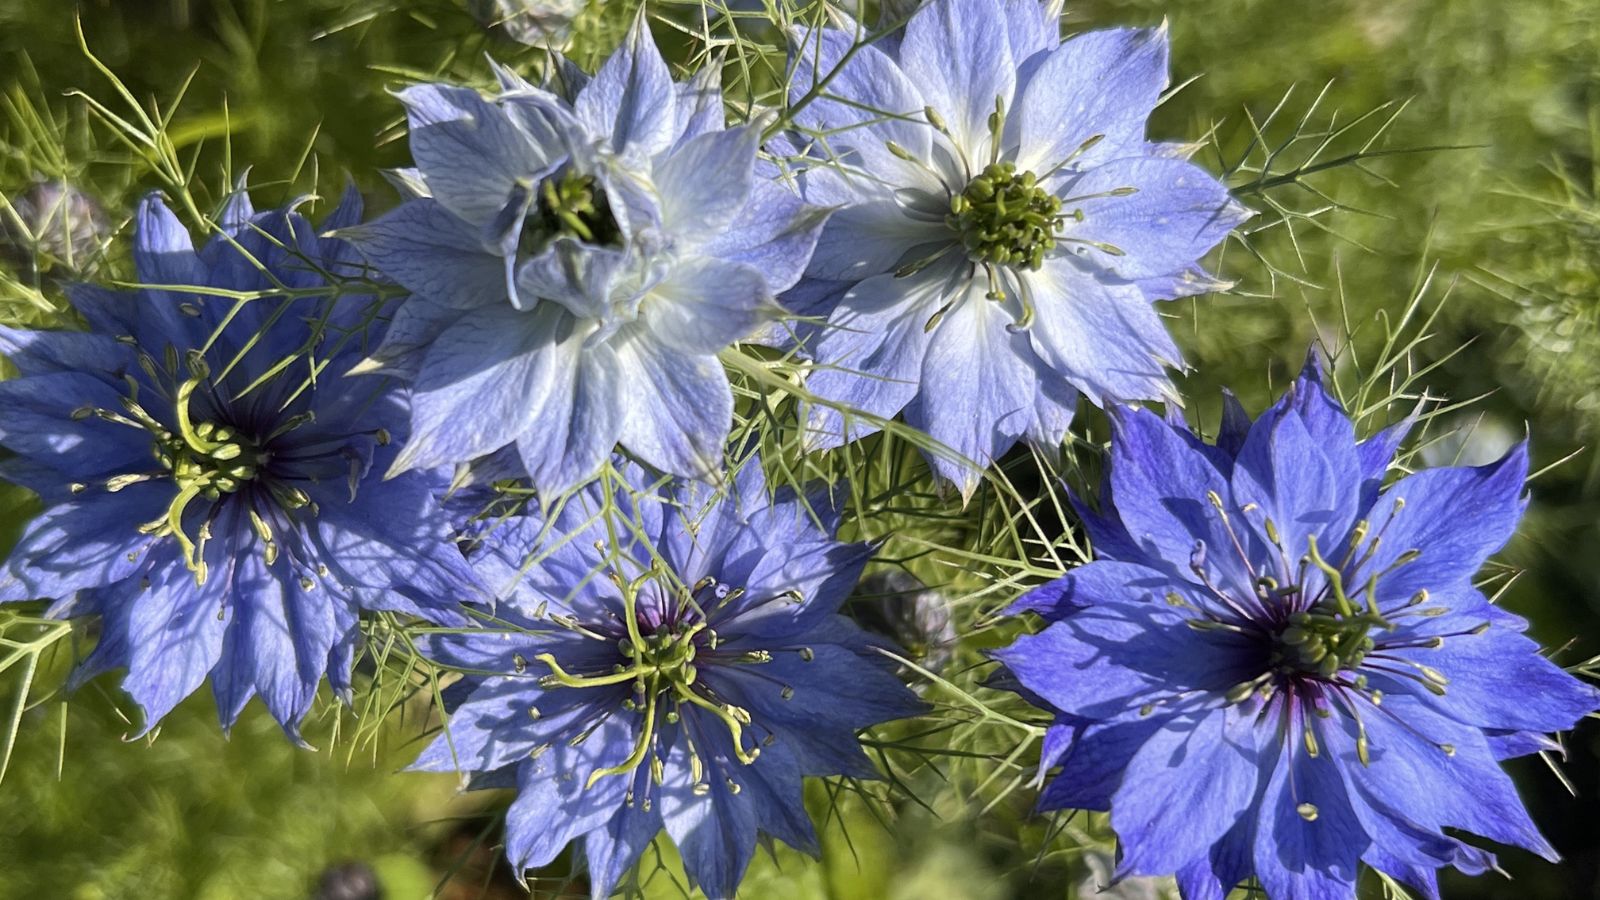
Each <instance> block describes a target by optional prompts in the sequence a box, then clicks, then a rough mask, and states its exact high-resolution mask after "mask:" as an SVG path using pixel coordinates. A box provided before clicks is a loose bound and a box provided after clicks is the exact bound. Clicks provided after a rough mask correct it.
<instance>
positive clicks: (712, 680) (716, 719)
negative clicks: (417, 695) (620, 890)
mask: <svg viewBox="0 0 1600 900" xmlns="http://www.w3.org/2000/svg"><path fill="white" fill-rule="evenodd" d="M728 490H729V493H727V494H715V495H714V494H713V493H712V492H711V490H710V489H709V488H706V487H704V486H703V485H700V484H699V483H695V482H680V483H678V484H675V485H674V484H669V485H666V486H663V487H660V488H655V487H653V486H652V482H651V480H650V479H649V478H648V477H647V476H646V475H645V474H644V473H643V472H642V471H641V470H640V469H639V468H638V467H636V466H627V467H625V468H624V469H623V470H622V478H620V479H613V480H610V481H606V482H605V483H604V484H603V485H602V484H594V485H591V486H590V487H588V488H586V489H584V490H581V491H579V492H577V493H575V494H574V495H572V499H571V500H570V501H569V502H567V503H566V504H565V505H564V506H563V508H562V509H561V511H560V513H559V514H558V515H556V517H555V518H554V519H553V520H549V521H546V520H544V519H542V518H540V517H538V516H532V515H529V516H523V517H517V518H512V519H510V520H508V521H506V522H504V523H502V524H501V525H500V526H499V527H498V528H495V529H492V530H490V531H488V532H487V534H485V535H484V536H483V538H482V540H483V545H482V548H481V549H480V550H478V551H477V552H476V554H475V555H474V561H475V562H476V563H477V564H478V565H479V571H480V572H481V573H482V574H483V575H484V577H485V578H486V579H487V580H488V581H489V583H490V585H491V587H493V588H495V589H497V592H498V594H499V596H500V597H501V598H502V599H501V600H500V602H499V603H498V605H497V606H496V607H495V608H494V614H495V615H496V616H497V617H498V620H499V621H500V622H503V623H505V625H506V627H504V628H485V629H482V630H479V631H472V632H468V633H464V634H462V633H453V634H450V635H448V636H435V637H433V638H431V639H430V640H428V641H427V643H426V645H425V652H427V653H429V654H430V655H431V656H432V657H433V658H434V659H436V660H438V661H439V662H441V663H444V664H446V665H448V666H453V667H457V668H460V669H462V670H463V671H465V672H467V673H468V674H467V675H466V677H465V678H463V679H462V681H460V682H459V683H458V684H456V685H454V686H452V687H451V688H450V689H449V690H448V692H447V694H446V698H445V699H446V704H447V706H448V707H449V708H450V716H449V719H448V724H447V728H446V733H445V734H441V735H440V736H439V738H438V739H437V740H435V741H434V743H433V744H432V745H431V746H430V747H429V748H428V749H427V750H426V751H424V753H423V754H422V757H421V758H420V759H419V760H418V761H417V763H416V768H419V769H425V770H431V771H459V772H461V773H463V774H465V775H470V776H471V781H470V783H471V785H472V786H474V787H505V786H514V787H515V788H516V789H517V797H516V800H515V801H514V802H513V803H512V805H511V808H510V810H509V812H508V813H507V817H506V854H507V856H508V857H509V858H510V860H511V863H512V865H513V867H514V868H515V869H516V870H517V871H518V872H525V871H527V870H529V869H535V868H538V867H540V866H543V865H546V864H547V863H549V862H551V861H552V860H554V859H555V857H556V855H557V854H559V853H560V852H561V850H562V848H563V847H565V846H566V845H567V844H568V843H569V842H571V841H577V840H581V841H582V844H583V856H584V858H585V859H586V860H587V865H588V869H589V883H590V889H591V893H592V895H593V896H594V897H596V898H602V897H606V896H609V895H610V893H611V890H612V888H613V887H614V886H615V885H616V884H617V881H618V879H619V878H621V877H622V875H623V874H624V873H625V872H627V870H628V869H629V868H630V867H631V866H632V865H633V864H634V862H635V861H636V860H637V859H638V858H639V854H640V853H641V852H642V851H643V850H644V848H645V846H646V845H647V844H648V843H649V842H650V841H651V839H652V838H654V837H655V835H656V834H657V833H658V832H660V831H661V830H662V829H663V828H664V829H665V830H666V832H667V834H668V835H669V836H670V837H671V838H672V840H673V842H674V843H676V844H677V847H678V849H679V851H680V852H681V853H682V855H683V860H684V865H685V868H686V869H687V871H688V874H689V877H690V878H691V879H692V880H693V882H694V884H695V885H697V886H698V887H699V888H700V889H701V890H703V891H704V892H705V893H706V895H707V896H708V897H711V898H714V900H721V898H728V897H731V896H732V895H733V893H734V890H735V889H736V887H737V886H738V883H739V880H740V878H741V877H742V876H743V873H744V870H745V867H746V866H747V865H748V864H749V862H750V858H751V854H752V853H753V852H754V850H755V845H756V840H757V837H758V835H765V836H767V837H771V838H777V839H779V840H781V841H783V842H784V843H787V844H789V845H790V846H792V847H796V848H798V849H800V850H803V851H806V852H809V853H812V854H815V853H816V852H817V837H816V834H815V832H814V831H813V829H812V825H811V822H810V820H809V819H808V818H807V816H806V812H805V808H804V805H803V804H802V802H801V781H802V778H803V776H807V775H840V774H845V775H851V776H855V777H861V778H872V777H875V772H874V769H873V766H872V764H871V763H870V762H869V761H868V759H867V757H866V755H865V754H864V753H863V752H862V750H861V747H860V744H859V742H858V740H857V736H856V732H857V731H858V730H860V729H862V728H865V727H867V726H870V725H874V724H876V723H879V722H884V721H887V720H890V719H896V718H900V717H902V716H907V715H912V714H914V713H916V712H918V711H919V710H920V709H921V704H920V703H918V701H917V700H916V699H915V697H913V696H912V694H911V693H910V692H909V691H908V690H907V689H906V687H905V686H904V685H902V684H901V683H900V682H899V681H898V680H897V679H896V678H895V677H894V676H893V675H892V674H891V672H892V666H890V665H886V660H885V659H884V658H883V657H882V656H880V655H879V654H878V653H877V652H876V651H875V650H874V649H873V646H874V643H875V641H874V639H873V638H871V637H869V636H868V635H867V634H866V633H864V632H863V631H861V629H860V628H858V627H856V626H855V625H854V624H853V623H851V622H850V621H849V620H848V619H845V618H844V617H843V616H840V615H839V614H838V609H839V606H840V604H841V603H842V602H843V601H844V600H845V598H846V597H847V596H848V595H849V594H850V591H851V588H852V587H854V586H855V583H856V579H857V578H858V576H859V575H860V574H861V569H862V567H863V566H864V565H865V564H866V562H867V559H868V557H869V556H870V555H871V548H870V547H868V546H866V545H862V544H845V543H840V542H838V541H836V540H834V539H833V537H832V535H833V531H834V529H835V528H836V527H837V524H838V523H837V517H836V516H835V515H834V514H833V513H832V512H830V511H829V510H828V509H827V508H826V507H825V504H824V502H823V499H822V497H823V495H813V496H812V498H811V500H810V502H809V503H807V502H806V501H804V500H801V499H799V498H797V497H796V496H795V495H794V494H793V493H792V492H791V491H788V490H780V491H778V493H777V495H776V498H775V499H774V500H771V501H769V500H768V495H767V493H766V487H765V485H764V484H763V483H762V479H761V474H760V470H759V462H758V461H756V460H750V461H749V462H747V463H746V464H745V466H744V467H743V468H742V470H741V471H740V473H739V475H738V476H737V478H736V480H734V481H733V482H732V483H731V484H730V486H729V488H728ZM819 517H820V523H819ZM819 524H820V527H819ZM491 673H492V674H491Z"/></svg>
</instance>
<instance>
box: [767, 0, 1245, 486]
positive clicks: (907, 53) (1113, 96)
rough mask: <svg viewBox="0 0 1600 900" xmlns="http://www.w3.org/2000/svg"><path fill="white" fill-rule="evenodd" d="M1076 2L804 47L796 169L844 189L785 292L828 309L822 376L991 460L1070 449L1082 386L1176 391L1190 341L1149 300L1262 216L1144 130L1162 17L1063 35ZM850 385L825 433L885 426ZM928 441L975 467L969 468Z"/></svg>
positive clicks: (958, 4)
mask: <svg viewBox="0 0 1600 900" xmlns="http://www.w3.org/2000/svg"><path fill="white" fill-rule="evenodd" d="M1059 10H1060V6H1059V4H1058V3H1050V4H1041V3H1039V2H1037V0H933V2H930V3H928V4H927V5H925V6H923V7H922V8H921V9H920V10H918V11H917V12H916V13H915V14H914V15H912V16H911V18H910V20H909V22H908V23H907V24H906V26H905V28H904V30H903V31H897V32H895V33H893V34H891V35H889V36H888V37H887V38H885V39H883V40H881V41H878V42H875V43H873V44H869V45H867V46H863V47H858V48H856V49H854V51H853V53H852V47H854V46H855V45H856V44H857V43H858V42H859V40H860V37H859V36H858V35H856V34H851V33H847V32H846V31H843V30H838V29H819V30H814V31H807V32H800V33H799V34H798V35H797V37H796V39H795V46H794V49H793V51H792V57H793V63H792V67H791V68H792V73H791V77H790V94H791V99H792V101H793V102H794V103H796V104H797V105H798V104H802V103H803V104H804V105H803V106H798V110H799V111H798V113H797V114H796V116H795V121H796V124H797V125H798V126H801V128H802V129H803V131H802V132H801V133H800V134H798V135H797V136H796V137H795V138H794V143H795V146H794V147H793V148H791V149H792V151H793V153H794V154H795V155H796V157H797V159H796V160H795V168H796V170H797V172H798V175H797V177H798V179H799V182H800V184H801V186H802V193H803V195H804V196H805V198H806V199H807V200H809V201H810V202H812V203H817V204H820V205H824V206H830V207H837V208H838V211H837V212H836V213H835V214H834V215H833V216H832V218H831V219H830V220H829V223H828V225H827V226H826V227H825V228H824V230H823V234H822V237H821V239H820V241H819V243H818V244H817V249H816V253H815V255H814V256H813V257H812V260H811V264H810V266H809V267H808V269H807V271H806V277H805V279H804V280H803V281H802V282H801V284H800V285H799V286H798V287H797V288H795V289H794V290H792V291H790V292H789V293H788V294H787V295H785V297H783V298H782V299H783V302H784V303H785V305H787V306H788V307H789V308H790V309H791V310H793V311H794V312H795V313H797V314H801V315H804V316H807V317H812V320H813V322H815V321H816V320H821V321H820V324H812V325H811V326H810V327H802V328H801V329H800V332H801V337H802V338H803V346H804V348H805V350H806V352H807V353H808V354H809V355H810V356H811V357H812V358H813V359H814V360H815V361H816V363H817V366H818V367H817V369H816V370H815V371H814V372H813V373H812V374H811V375H810V377H809V378H808V380H807V387H808V388H809V389H810V390H811V391H812V392H813V393H815V394H816V395H818V396H819V397H821V398H824V399H825V400H827V401H829V402H830V403H831V404H834V405H835V406H843V407H844V408H845V409H846V410H856V411H862V412H866V413H869V414H871V415H873V416H878V417H883V418H890V417H893V416H894V415H895V414H897V413H900V412H902V411H903V412H904V415H905V420H906V421H907V422H908V423H909V424H911V425H912V426H914V427H916V428H918V429H919V430H921V431H924V432H926V433H927V434H929V435H931V436H932V437H934V438H936V439H937V440H939V441H940V442H941V443H943V444H944V445H946V446H947V447H950V448H952V449H954V450H956V451H959V452H960V453H961V454H962V455H963V456H965V457H966V458H967V459H969V460H972V461H974V462H976V463H977V464H978V465H979V466H980V467H982V466H986V465H988V464H989V463H990V462H991V461H993V460H996V459H998V458H999V457H1000V455H1001V454H1003V453H1004V452H1005V451H1006V450H1007V449H1009V448H1010V447H1011V446H1013V445H1014V444H1015V443H1016V442H1017V441H1018V440H1023V439H1025V440H1027V441H1030V442H1032V443H1033V444H1035V445H1037V446H1040V447H1043V448H1047V449H1049V450H1050V451H1052V452H1054V451H1055V450H1056V449H1057V448H1059V446H1060V444H1061V441H1062V438H1063V436H1064V435H1065V433H1066V430H1067V427H1068V425H1069V424H1070V422H1071V418H1072V413H1073V408H1074V406H1075V405H1076V403H1077V400H1078V396H1079V395H1080V394H1082V395H1084V396H1087V397H1088V398H1089V400H1091V401H1092V402H1094V403H1096V404H1101V405H1104V404H1105V403H1107V402H1108V401H1111V400H1135V399H1152V398H1160V397H1164V396H1167V395H1168V394H1170V392H1171V386H1170V382H1169V380H1168V377H1167V374H1166V369H1165V366H1166V365H1167V364H1173V365H1176V364H1178V363H1179V360H1180V355H1179V352H1178V349H1177V347H1176V346H1175V345H1174V344H1173V342H1172V339H1171V338H1170V337H1169V336H1168V334H1167V331H1166V328H1165V326H1164V325H1163V324H1162V322H1161V318H1160V316H1159V315H1158V314H1157V311H1156V308H1155V307H1154V305H1153V304H1152V301H1157V300H1170V299H1173V298H1175V297H1183V296H1189V295H1192V294H1196V293H1200V292H1203V291H1206V290H1210V289H1213V288H1215V287H1216V286H1217V282H1216V281H1214V280H1213V279H1212V278H1211V277H1210V276H1208V275H1206V274H1205V272H1203V271H1202V270H1201V269H1200V268H1199V266H1198V261H1199V260H1200V258H1201V257H1202V256H1204V255H1205V254H1206V253H1207V252H1208V251H1209V250H1211V248H1212V247H1214V246H1215V245H1216V244H1217V243H1218V242H1219V241H1221V240H1222V239H1223V237H1224V236H1225V235H1227V233H1228V232H1229V231H1230V230H1231V229H1232V228H1233V227H1234V226H1236V225H1238V224H1239V223H1240V222H1242V221H1243V220H1244V219H1245V218H1246V216H1247V215H1248V211H1246V210H1245V209H1244V208H1243V207H1241V206H1240V205H1238V204H1237V203H1235V202H1233V201H1232V200H1231V199H1230V198H1229V196H1228V192H1227V190H1226V189H1225V188H1224V187H1223V186H1222V185H1221V184H1220V183H1218V182H1217V180H1216V179H1215V178H1213V177H1212V176H1211V175H1210V174H1208V173H1207V172H1205V171H1204V170H1203V169H1201V168H1199V167H1198V166H1195V165H1194V164H1192V163H1190V162H1188V161H1186V160H1185V159H1184V157H1185V156H1186V154H1187V148H1185V147H1182V146H1178V145H1171V144H1156V143H1151V142H1149V141H1147V140H1146V139H1145V121H1146V119H1147V118H1148V117H1149V115H1150V112H1151V110H1152V109H1153V108H1154V107H1155V105H1156V103H1157V101H1158V99H1159V98H1160V96H1161V93H1162V91H1163V90H1165V88H1166V87H1167V83H1168V82H1167V35H1166V31H1165V30H1164V29H1157V30H1140V29H1118V30H1110V31H1097V32H1091V33H1088V34H1083V35H1079V36H1077V37H1074V38H1072V39H1070V40H1067V41H1065V42H1063V41H1061V40H1060V37H1059V24H1058V19H1059ZM819 90H820V93H816V92H818V91H819ZM813 94H816V95H815V96H814V97H813V96H812V95H813ZM835 406H825V405H822V404H816V405H815V406H814V407H813V409H812V410H811V413H810V418H809V428H810V432H809V434H808V445H809V446H811V447H813V448H824V447H832V446H837V445H839V444H840V443H843V442H845V441H848V440H854V439H856V438H859V437H861V436H863V435H865V434H868V433H871V432H872V431H873V430H875V428H874V426H873V425H872V424H871V423H870V422H869V421H868V420H865V419H862V418H860V417H859V416H847V415H842V414H841V412H840V410H839V409H838V408H835ZM929 461H930V463H931V464H932V466H933V468H934V469H935V471H936V472H938V473H939V474H940V475H941V476H943V477H944V478H946V479H948V480H950V481H953V482H955V483H956V484H957V485H959V486H960V487H961V489H962V492H963V493H964V494H970V493H971V492H972V490H973V489H974V488H975V487H976V485H977V482H978V478H979V474H980V473H979V472H978V471H977V470H974V469H973V468H972V467H971V466H970V465H968V464H966V463H964V462H962V461H960V460H956V459H951V458H948V457H946V456H939V455H933V454H930V455H929Z"/></svg>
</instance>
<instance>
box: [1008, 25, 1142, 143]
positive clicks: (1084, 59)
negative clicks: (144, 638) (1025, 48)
mask: <svg viewBox="0 0 1600 900" xmlns="http://www.w3.org/2000/svg"><path fill="white" fill-rule="evenodd" d="M1167 57H1168V48H1167V33H1166V31H1165V29H1155V30H1151V29H1136V28H1117V29H1111V30H1106V31H1091V32H1089V33H1087V34H1081V35H1078V36H1077V37H1074V38H1072V39H1070V40H1068V41H1065V42H1064V43H1062V44H1061V46H1060V47H1058V48H1056V49H1055V50H1053V51H1051V53H1050V55H1049V56H1047V57H1045V59H1044V60H1043V61H1042V62H1040V63H1039V64H1038V66H1037V68H1035V69H1034V70H1033V71H1032V73H1031V74H1030V76H1029V77H1028V79H1027V82H1026V83H1025V84H1024V85H1023V86H1022V89H1021V91H1019V96H1018V99H1017V103H1016V108H1015V109H1014V110H1013V111H1012V112H1011V114H1010V115H1009V116H1008V117H1007V119H1008V120H1007V123H1006V124H1007V130H1008V131H1009V132H1011V133H1012V135H1013V139H1014V141H1015V142H1016V146H1017V147H1018V148H1019V154H1018V157H1017V167H1018V168H1019V169H1024V170H1030V171H1033V172H1036V173H1038V174H1040V175H1044V174H1046V173H1048V172H1050V171H1052V170H1054V169H1055V168H1056V167H1057V166H1059V165H1061V164H1062V163H1063V162H1066V161H1067V160H1069V159H1070V160H1071V162H1070V163H1068V164H1069V165H1070V166H1072V167H1074V168H1079V169H1081V168H1087V167H1090V166H1095V165H1099V164H1101V163H1103V162H1105V161H1106V160H1110V159H1116V158H1118V157H1122V156H1142V155H1144V154H1143V152H1142V151H1143V149H1144V136H1145V120H1146V119H1148V118H1149V117H1150V111H1151V110H1153V109H1155V105H1156V101H1157V100H1158V99H1159V98H1160V96H1161V92H1162V91H1164V90H1166V87H1167ZM1096 138H1098V140H1097V141H1096V143H1095V144H1094V145H1093V146H1091V147H1088V148H1086V149H1085V148H1084V145H1085V144H1086V143H1088V142H1089V141H1090V140H1093V139H1096Z"/></svg>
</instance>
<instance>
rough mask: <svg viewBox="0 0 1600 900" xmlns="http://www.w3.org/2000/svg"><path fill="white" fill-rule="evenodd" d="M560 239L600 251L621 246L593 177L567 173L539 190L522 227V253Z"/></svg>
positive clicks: (619, 231)
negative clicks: (584, 244)
mask: <svg viewBox="0 0 1600 900" xmlns="http://www.w3.org/2000/svg"><path fill="white" fill-rule="evenodd" d="M559 237H571V238H576V239H578V240H580V241H583V242H584V243H586V244H593V245H596V246H602V247H618V246H621V245H622V229H621V228H620V227H619V226H618V225H617V220H616V217H615V216H614V215H612V213H611V201H610V200H609V199H607V197H606V192H605V190H604V189H603V188H602V187H601V186H600V184H599V182H598V181H596V180H595V177H594V176H593V175H585V174H582V173H580V172H578V171H576V170H572V169H569V170H567V171H566V172H564V173H562V174H560V175H553V176H551V177H549V178H546V179H545V180H544V183H543V184H541V185H540V186H539V197H538V202H537V203H536V204H535V205H534V208H533V210H532V211H531V212H529V213H528V217H527V219H526V221H524V222H523V225H522V249H523V251H524V252H534V251H536V250H537V249H539V248H540V247H541V246H543V245H544V244H545V243H547V242H549V241H552V240H555V239H556V238H559Z"/></svg>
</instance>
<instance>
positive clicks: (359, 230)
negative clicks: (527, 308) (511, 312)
mask: <svg viewBox="0 0 1600 900" xmlns="http://www.w3.org/2000/svg"><path fill="white" fill-rule="evenodd" d="M339 236H340V237H342V238H344V239H345V240H348V241H349V242H350V243H352V244H354V245H355V246H356V248H357V249H358V250H360V251H361V253H362V254H363V255H364V256H366V258H367V260H368V261H369V262H371V263H372V266H373V268H375V269H377V270H378V271H379V272H381V273H383V274H384V275H386V276H388V277H390V278H393V279H394V280H395V281H398V282H399V283H400V285H401V286H402V287H404V288H405V289H406V290H408V291H411V292H412V293H413V294H416V295H417V296H419V297H421V298H423V299H425V300H427V301H429V302H431V303H436V304H439V305H441V306H446V307H450V308H452V309H474V308H476V307H480V306H485V305H487V304H490V303H496V302H503V301H504V300H505V298H506V275H505V262H504V260H502V259H501V257H500V256H499V255H498V254H496V253H494V252H492V251H491V250H490V249H489V248H488V247H486V246H484V243H483V239H482V238H481V236H480V235H479V232H478V230H477V229H476V228H474V227H473V226H471V225H469V224H467V223H466V222H464V221H462V220H461V219H459V218H457V217H456V216H455V215H454V214H452V213H451V212H450V211H449V210H448V209H446V208H445V207H444V205H443V204H441V203H439V202H438V201H437V200H433V199H427V198H424V199H421V200H410V201H407V202H405V203H402V204H401V205H399V206H397V207H395V208H394V209H392V210H390V211H389V212H387V213H385V214H384V215H383V216H381V217H379V218H378V219H376V220H374V221H372V222H368V223H366V224H365V225H358V226H356V227H354V228H347V229H344V230H343V231H341V232H339Z"/></svg>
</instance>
